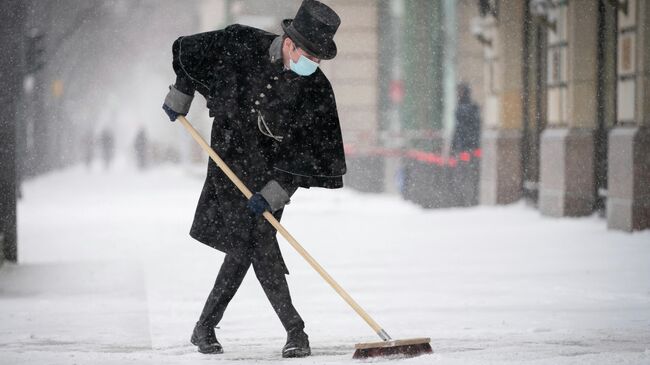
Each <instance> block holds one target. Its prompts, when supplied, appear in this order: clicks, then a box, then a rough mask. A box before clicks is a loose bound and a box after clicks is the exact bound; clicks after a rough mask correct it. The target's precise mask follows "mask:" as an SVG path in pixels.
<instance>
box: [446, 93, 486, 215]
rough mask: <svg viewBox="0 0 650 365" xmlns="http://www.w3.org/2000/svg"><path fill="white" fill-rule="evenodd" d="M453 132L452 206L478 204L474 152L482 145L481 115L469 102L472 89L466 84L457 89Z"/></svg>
mask: <svg viewBox="0 0 650 365" xmlns="http://www.w3.org/2000/svg"><path fill="white" fill-rule="evenodd" d="M457 96H458V99H457V100H458V102H457V105H456V129H455V130H454V136H453V139H452V144H451V154H452V155H453V156H454V158H455V159H456V161H457V164H456V165H455V167H454V168H453V173H452V176H453V177H452V181H453V183H452V185H453V186H452V191H453V192H454V193H455V201H456V204H455V205H460V206H471V205H476V204H478V183H479V162H478V159H477V158H476V157H475V155H476V154H475V151H476V150H477V149H479V148H480V145H481V142H480V141H481V115H480V110H479V107H478V105H476V103H474V101H472V90H471V89H470V87H469V85H468V84H466V83H461V84H459V85H458V87H457Z"/></svg>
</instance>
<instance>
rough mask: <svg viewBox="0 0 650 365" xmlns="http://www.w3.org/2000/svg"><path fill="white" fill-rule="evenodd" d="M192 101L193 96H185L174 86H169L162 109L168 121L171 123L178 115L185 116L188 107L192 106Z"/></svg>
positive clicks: (188, 109)
mask: <svg viewBox="0 0 650 365" xmlns="http://www.w3.org/2000/svg"><path fill="white" fill-rule="evenodd" d="M192 99H194V95H188V94H185V93H183V92H181V91H179V90H178V89H177V88H176V86H175V85H171V86H169V92H168V93H167V96H166V97H165V103H164V104H163V106H162V108H163V110H164V111H165V113H167V116H168V117H169V120H171V121H172V122H173V121H175V120H176V118H178V116H179V115H187V113H188V112H189V111H190V105H192Z"/></svg>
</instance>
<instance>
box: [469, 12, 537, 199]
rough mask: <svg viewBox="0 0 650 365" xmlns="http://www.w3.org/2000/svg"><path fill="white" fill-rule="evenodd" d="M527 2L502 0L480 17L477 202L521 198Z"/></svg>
mask: <svg viewBox="0 0 650 365" xmlns="http://www.w3.org/2000/svg"><path fill="white" fill-rule="evenodd" d="M526 3H527V2H525V1H521V0H503V1H500V2H499V5H498V7H497V8H495V10H497V11H498V13H495V14H488V15H486V16H485V17H484V18H483V27H484V29H485V31H484V36H485V38H486V39H487V41H488V42H489V43H490V44H489V45H487V46H486V47H485V62H484V65H485V66H484V67H485V71H484V75H485V109H484V113H483V117H484V127H483V133H482V136H481V149H482V152H483V156H482V161H481V182H480V202H481V204H488V205H493V204H508V203H512V202H514V201H516V200H518V199H519V198H520V197H521V181H522V173H521V126H522V118H523V113H522V100H523V99H522V95H523V60H524V47H523V45H524V16H525V6H526Z"/></svg>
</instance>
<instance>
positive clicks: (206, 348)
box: [190, 323, 223, 354]
mask: <svg viewBox="0 0 650 365" xmlns="http://www.w3.org/2000/svg"><path fill="white" fill-rule="evenodd" d="M190 342H192V345H195V346H198V347H199V352H200V353H203V354H222V353H223V347H221V344H220V343H219V341H217V336H216V335H215V334H214V327H210V326H204V325H201V324H199V323H197V324H196V326H194V331H193V332H192V338H191V339H190Z"/></svg>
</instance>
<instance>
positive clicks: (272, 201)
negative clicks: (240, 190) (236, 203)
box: [247, 180, 290, 217]
mask: <svg viewBox="0 0 650 365" xmlns="http://www.w3.org/2000/svg"><path fill="white" fill-rule="evenodd" d="M289 202H290V199H289V193H288V192H287V191H286V190H284V188H282V186H281V185H280V184H279V183H278V182H277V181H275V180H271V181H269V182H268V183H267V184H266V185H264V187H263V188H262V190H261V191H260V192H258V193H255V194H253V196H252V197H251V198H250V199H248V204H247V206H248V210H250V211H251V212H253V213H254V214H255V215H256V216H258V217H259V216H261V215H262V214H263V213H264V211H265V210H268V211H269V212H271V213H275V212H277V211H278V210H280V209H282V208H284V206H285V205H287V204H289Z"/></svg>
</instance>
